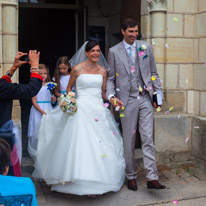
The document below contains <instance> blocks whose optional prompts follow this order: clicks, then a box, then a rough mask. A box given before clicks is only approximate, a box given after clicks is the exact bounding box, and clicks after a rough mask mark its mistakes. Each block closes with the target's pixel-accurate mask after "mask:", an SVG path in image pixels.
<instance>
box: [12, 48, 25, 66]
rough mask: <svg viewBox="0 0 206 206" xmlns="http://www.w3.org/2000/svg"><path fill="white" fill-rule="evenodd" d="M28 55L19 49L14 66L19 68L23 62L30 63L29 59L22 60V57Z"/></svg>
mask: <svg viewBox="0 0 206 206" xmlns="http://www.w3.org/2000/svg"><path fill="white" fill-rule="evenodd" d="M25 55H27V53H24V52H20V51H18V52H17V53H16V56H15V58H14V63H13V67H15V68H16V69H17V68H19V67H20V66H22V65H23V64H26V63H28V62H27V61H21V60H20V58H21V57H23V56H25Z"/></svg>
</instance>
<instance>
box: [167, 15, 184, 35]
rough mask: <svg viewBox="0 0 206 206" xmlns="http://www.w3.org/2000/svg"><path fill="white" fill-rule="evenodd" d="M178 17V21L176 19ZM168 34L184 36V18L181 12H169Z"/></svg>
mask: <svg viewBox="0 0 206 206" xmlns="http://www.w3.org/2000/svg"><path fill="white" fill-rule="evenodd" d="M174 18H178V21H174ZM167 36H168V37H171V36H178V37H179V36H183V19H182V15H181V14H167Z"/></svg>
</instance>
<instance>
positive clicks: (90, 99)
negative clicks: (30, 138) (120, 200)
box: [33, 41, 125, 195]
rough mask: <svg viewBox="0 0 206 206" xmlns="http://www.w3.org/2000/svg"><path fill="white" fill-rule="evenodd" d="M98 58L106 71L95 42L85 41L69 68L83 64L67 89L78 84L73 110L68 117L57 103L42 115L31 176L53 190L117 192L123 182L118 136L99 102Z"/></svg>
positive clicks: (101, 78)
mask: <svg viewBox="0 0 206 206" xmlns="http://www.w3.org/2000/svg"><path fill="white" fill-rule="evenodd" d="M85 54H86V56H87V57H88V59H87V58H84V56H85ZM86 56H85V57H86ZM82 59H87V60H85V61H83V62H81V61H82ZM100 60H101V61H100ZM98 61H99V62H100V64H101V65H104V66H105V67H107V69H108V65H107V64H106V61H105V59H104V57H103V55H102V53H101V51H100V46H99V44H98V42H96V41H89V42H86V43H85V44H84V45H83V46H82V47H81V48H80V50H79V51H78V52H77V53H76V54H75V55H74V57H73V58H72V59H71V65H72V67H73V65H74V64H77V63H79V62H81V63H79V64H77V65H76V66H75V67H73V69H72V72H71V77H70V80H69V84H68V87H67V92H70V91H72V86H73V85H74V84H76V88H77V100H76V101H77V112H76V113H75V114H74V115H68V114H66V113H64V112H62V111H61V110H60V108H59V107H57V108H56V109H54V110H53V111H51V112H49V113H47V114H46V115H44V116H43V117H42V120H41V124H40V129H39V131H38V149H37V157H36V162H35V170H34V172H33V176H34V177H37V178H43V179H44V180H45V181H46V183H47V184H48V185H52V187H51V190H55V191H58V192H63V193H71V194H77V195H94V194H103V193H106V192H110V191H114V192H116V191H118V190H120V188H121V186H122V185H123V183H124V178H125V161H124V158H123V143H122V137H121V135H120V132H119V130H118V127H117V124H116V122H115V120H114V118H113V116H112V115H111V113H110V111H109V109H108V108H106V107H105V105H104V103H103V99H102V96H103V97H104V98H105V84H106V70H105V68H104V67H103V66H100V65H99V64H98V63H99V62H98ZM97 62H98V63H97Z"/></svg>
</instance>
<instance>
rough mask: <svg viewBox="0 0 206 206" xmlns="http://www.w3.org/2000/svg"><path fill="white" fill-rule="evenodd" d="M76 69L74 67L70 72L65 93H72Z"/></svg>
mask: <svg viewBox="0 0 206 206" xmlns="http://www.w3.org/2000/svg"><path fill="white" fill-rule="evenodd" d="M76 67H77V66H75V67H74V68H73V69H72V71H71V74H70V79H69V82H68V85H67V93H69V92H71V91H72V87H73V85H74V83H75V82H76V78H77V68H76Z"/></svg>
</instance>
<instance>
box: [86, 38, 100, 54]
mask: <svg viewBox="0 0 206 206" xmlns="http://www.w3.org/2000/svg"><path fill="white" fill-rule="evenodd" d="M97 45H99V42H98V41H96V40H90V41H88V42H87V44H86V47H85V51H86V52H89V51H90V50H91V49H92V48H94V47H95V46H97Z"/></svg>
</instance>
